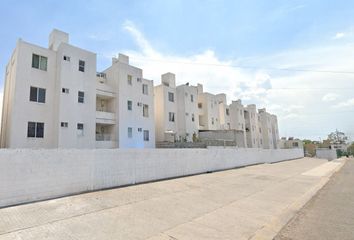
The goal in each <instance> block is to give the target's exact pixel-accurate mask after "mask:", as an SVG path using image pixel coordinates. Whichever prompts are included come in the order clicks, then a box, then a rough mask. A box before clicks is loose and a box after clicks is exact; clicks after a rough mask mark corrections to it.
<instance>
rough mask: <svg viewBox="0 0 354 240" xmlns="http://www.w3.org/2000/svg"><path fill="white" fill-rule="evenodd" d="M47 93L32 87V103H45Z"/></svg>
mask: <svg viewBox="0 0 354 240" xmlns="http://www.w3.org/2000/svg"><path fill="white" fill-rule="evenodd" d="M45 93H46V90H45V89H44V88H37V87H31V88H30V101H31V102H39V103H45Z"/></svg>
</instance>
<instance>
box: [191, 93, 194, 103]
mask: <svg viewBox="0 0 354 240" xmlns="http://www.w3.org/2000/svg"><path fill="white" fill-rule="evenodd" d="M191 102H194V96H193V94H191Z"/></svg>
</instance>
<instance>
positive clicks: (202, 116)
mask: <svg viewBox="0 0 354 240" xmlns="http://www.w3.org/2000/svg"><path fill="white" fill-rule="evenodd" d="M197 90H198V109H199V130H222V129H227V128H228V126H227V122H226V117H225V115H226V108H227V106H226V95H225V94H223V93H222V94H217V95H215V94H211V93H208V92H204V91H203V85H202V84H198V85H197Z"/></svg>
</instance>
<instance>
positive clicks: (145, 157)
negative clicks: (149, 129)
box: [0, 148, 303, 207]
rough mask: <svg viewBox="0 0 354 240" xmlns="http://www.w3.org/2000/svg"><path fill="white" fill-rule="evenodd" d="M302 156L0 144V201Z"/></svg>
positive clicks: (7, 202) (253, 151)
mask: <svg viewBox="0 0 354 240" xmlns="http://www.w3.org/2000/svg"><path fill="white" fill-rule="evenodd" d="M302 157H303V149H276V150H268V149H247V148H244V149H235V148H229V149H228V148H211V149H110V150H107V149H104V150H103V149H102V150H101V149H94V150H77V149H75V150H74V149H65V150H63V149H48V150H31V149H20V150H19V149H17V150H16V149H2V150H0V207H4V206H8V205H14V204H19V203H26V202H31V201H37V200H43V199H48V198H54V197H60V196H65V195H69V194H75V193H80V192H85V191H92V190H99V189H104V188H111V187H117V186H123V185H130V184H135V183H142V182H147V181H152V180H158V179H165V178H172V177H178V176H185V175H191V174H198V173H205V172H208V171H216V170H223V169H229V168H235V167H240V166H246V165H251V164H257V163H271V162H279V161H284V160H290V159H296V158H302Z"/></svg>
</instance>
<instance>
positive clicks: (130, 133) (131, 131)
mask: <svg viewBox="0 0 354 240" xmlns="http://www.w3.org/2000/svg"><path fill="white" fill-rule="evenodd" d="M132 137H133V128H131V127H128V138H132Z"/></svg>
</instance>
